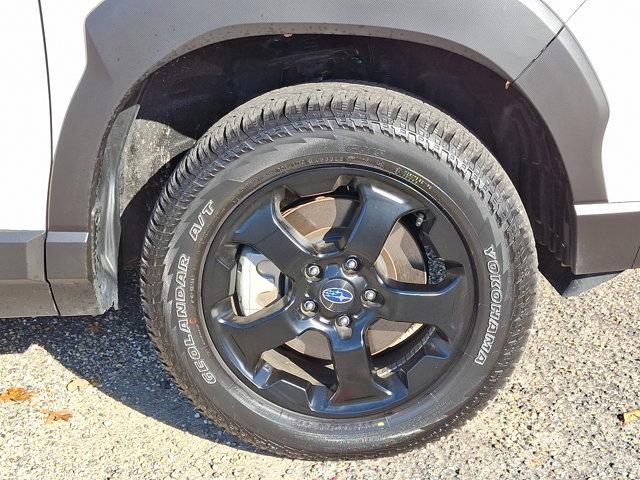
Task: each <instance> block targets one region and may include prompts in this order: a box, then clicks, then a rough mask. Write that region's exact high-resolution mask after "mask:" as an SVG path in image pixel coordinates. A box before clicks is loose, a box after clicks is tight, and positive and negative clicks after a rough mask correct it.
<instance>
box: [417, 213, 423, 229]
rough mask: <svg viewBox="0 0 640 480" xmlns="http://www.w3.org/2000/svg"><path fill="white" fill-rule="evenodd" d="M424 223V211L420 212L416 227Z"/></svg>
mask: <svg viewBox="0 0 640 480" xmlns="http://www.w3.org/2000/svg"><path fill="white" fill-rule="evenodd" d="M423 223H424V213H419V214H418V216H417V217H416V227H421V226H422V224H423Z"/></svg>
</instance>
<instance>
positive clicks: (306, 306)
mask: <svg viewBox="0 0 640 480" xmlns="http://www.w3.org/2000/svg"><path fill="white" fill-rule="evenodd" d="M317 308H318V305H316V302H314V301H313V300H305V301H304V303H303V304H302V312H303V313H305V314H306V315H309V316H310V315H313V313H314V312H315V311H316V310H317Z"/></svg>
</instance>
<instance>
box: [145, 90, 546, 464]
mask: <svg viewBox="0 0 640 480" xmlns="http://www.w3.org/2000/svg"><path fill="white" fill-rule="evenodd" d="M535 271H536V256H535V248H534V241H533V236H532V233H531V228H530V226H529V223H528V220H527V217H526V213H525V211H524V208H523V206H522V203H521V202H520V199H519V197H518V195H517V193H516V191H515V189H514V187H513V185H512V184H511V182H510V181H509V179H508V177H507V176H506V174H505V173H504V171H503V170H502V168H501V167H500V165H499V164H498V162H497V161H496V159H495V158H493V156H492V155H491V153H490V152H489V151H488V150H487V149H486V148H484V147H483V146H482V144H481V143H480V142H479V141H478V140H477V139H475V137H473V135H472V134H471V133H470V132H468V131H467V130H466V129H465V128H464V127H463V126H461V125H459V124H458V123H456V122H455V121H454V120H452V119H451V118H450V117H448V116H447V115H445V114H444V113H442V112H440V111H438V110H436V109H435V108H433V107H431V106H429V105H427V104H425V103H424V102H422V101H420V100H417V99H415V98H412V97H409V96H407V95H405V94H401V93H398V92H394V91H391V90H386V89H383V88H380V87H374V86H365V85H352V84H345V83H320V84H308V85H300V86H295V87H287V88H284V89H281V90H276V91H274V92H269V93H267V94H265V95H263V96H261V97H257V98H255V99H253V100H251V101H249V102H248V103H247V104H245V105H242V106H241V107H238V108H237V109H236V110H234V111H233V112H231V113H229V114H228V115H227V116H226V117H224V118H222V119H221V120H219V121H218V122H217V123H216V124H215V125H214V126H213V127H212V128H211V129H210V130H209V132H207V134H205V135H204V137H203V138H201V139H200V140H199V141H198V143H197V144H196V145H195V146H194V147H193V149H192V150H191V151H190V152H189V154H188V155H187V156H186V157H185V158H184V159H183V160H182V161H181V163H180V164H179V165H178V166H177V168H176V170H175V172H174V174H173V176H172V178H171V180H170V181H169V182H168V184H167V186H166V188H165V190H164V192H163V194H162V195H161V197H160V198H159V200H158V203H157V205H156V207H155V210H154V212H153V215H152V218H151V221H150V223H149V227H148V230H147V236H146V240H145V245H144V250H143V258H142V272H141V277H142V296H143V305H144V310H145V315H146V318H147V326H148V329H149V333H150V335H151V337H152V339H153V340H154V342H155V343H156V345H157V347H158V350H159V353H160V356H161V358H162V360H163V361H164V363H165V364H166V366H167V368H168V369H169V371H170V373H171V374H172V376H173V377H174V379H175V381H176V382H177V383H178V385H179V386H180V388H181V390H182V391H183V392H184V393H185V394H186V395H187V396H188V397H189V398H190V399H191V400H192V401H193V403H194V404H195V406H196V407H197V408H198V409H200V410H201V411H202V412H203V413H204V414H205V415H206V416H208V417H209V418H211V419H212V420H213V421H215V422H216V423H217V424H218V425H220V426H221V427H223V428H225V429H226V430H227V431H229V432H230V433H232V434H235V435H237V436H238V437H240V438H241V439H243V440H245V441H247V442H250V443H252V444H254V445H256V446H258V447H260V448H262V449H264V450H268V451H271V452H274V453H277V454H283V455H287V456H291V457H297V458H314V459H318V458H321V459H328V458H359V457H369V456H379V455H390V454H394V453H396V452H400V451H403V450H406V449H408V448H413V447H415V446H417V445H419V444H420V443H421V442H424V441H427V440H430V439H433V438H436V437H438V436H439V435H441V434H443V433H444V432H447V431H449V430H451V429H453V428H455V427H456V426H458V425H460V424H461V423H462V422H464V421H465V420H466V419H467V418H469V417H470V416H471V414H472V413H473V412H475V411H477V410H478V409H479V408H481V407H482V406H483V405H484V404H485V403H486V402H487V401H488V400H489V399H491V398H492V396H493V395H494V394H495V392H496V391H497V388H498V387H499V386H500V385H501V384H502V383H503V382H504V381H505V379H506V378H507V377H508V375H509V373H510V372H511V371H512V370H513V368H514V366H515V364H516V361H517V359H518V358H519V356H520V353H521V351H522V348H523V346H524V344H525V341H526V338H527V334H528V331H529V329H530V326H531V321H532V311H533V306H534V303H535V294H536V275H535Z"/></svg>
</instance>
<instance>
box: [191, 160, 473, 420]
mask: <svg viewBox="0 0 640 480" xmlns="http://www.w3.org/2000/svg"><path fill="white" fill-rule="evenodd" d="M329 169H331V170H334V169H335V170H339V171H341V172H343V173H344V174H346V175H350V174H353V175H356V176H359V175H362V176H365V177H372V178H375V179H377V180H382V181H383V182H384V183H386V184H387V185H390V186H392V187H393V188H397V187H398V186H400V187H402V189H403V190H404V191H408V192H411V194H412V195H417V196H418V197H419V198H421V199H423V200H424V201H425V202H427V204H428V205H429V206H430V207H435V208H437V209H439V211H440V212H441V213H442V214H444V215H445V216H446V217H447V218H449V213H448V212H447V211H446V210H445V209H444V208H443V207H442V206H441V205H440V203H439V202H437V201H436V200H435V199H434V198H432V197H431V196H430V195H429V194H428V193H427V192H423V191H420V190H418V189H417V187H416V186H415V185H412V184H409V183H408V182H406V181H405V180H403V179H401V178H395V177H393V176H392V175H389V174H388V173H387V172H380V171H377V170H375V169H372V168H369V167H366V166H361V165H350V166H348V167H346V168H345V167H342V166H339V167H336V166H333V165H330V164H329V165H319V166H315V167H311V168H306V169H302V170H300V171H297V172H293V173H288V174H287V175H284V176H281V177H278V178H276V179H273V180H271V181H269V182H267V183H266V184H264V185H262V186H261V187H260V188H258V189H257V191H256V192H255V193H254V194H251V195H248V196H247V197H246V198H245V199H243V200H242V201H241V202H239V203H238V204H237V205H236V207H235V208H234V209H233V211H231V212H229V214H228V215H227V217H226V219H225V220H224V221H223V222H221V224H220V225H221V227H220V228H219V229H218V230H217V233H216V234H215V235H214V236H213V237H212V240H211V241H210V242H209V246H208V247H207V253H206V260H205V262H204V267H203V269H202V270H201V276H200V298H201V301H202V311H203V312H206V311H207V305H206V302H205V300H204V298H205V291H206V289H205V288H204V280H203V277H202V271H204V270H205V269H206V264H207V263H208V262H209V258H210V257H211V250H212V246H213V244H214V243H215V238H216V237H217V236H219V235H220V234H221V232H223V231H224V230H225V229H224V225H226V224H227V222H228V220H229V218H230V217H232V216H233V215H234V213H235V212H236V211H237V210H238V209H239V208H240V207H241V206H242V205H245V204H246V203H247V202H248V201H250V199H251V198H253V197H255V195H256V194H258V193H260V192H262V191H264V190H265V189H268V188H272V187H273V185H274V184H277V183H279V182H280V181H282V180H283V179H285V178H287V177H290V176H294V175H300V174H308V173H309V172H312V171H318V170H329ZM449 221H450V222H451V223H452V225H453V226H454V227H455V228H456V229H458V227H457V226H456V223H455V222H454V221H453V220H452V219H450V218H449ZM458 231H459V230H458ZM459 235H460V239H461V241H462V242H463V243H464V245H465V248H466V251H467V255H468V258H467V261H468V265H469V266H470V267H471V272H469V273H472V274H473V275H468V276H469V278H470V279H471V277H475V266H474V263H473V261H472V259H471V258H470V253H469V247H468V245H467V242H466V239H465V238H464V236H463V235H462V234H459ZM333 257H335V258H336V259H337V258H338V257H339V255H334V256H333ZM349 257H350V255H347V256H345V257H344V258H349ZM327 258H332V256H329V257H327ZM471 280H472V282H471V283H472V286H473V288H472V290H473V295H472V296H471V304H475V302H476V301H475V298H476V297H477V288H478V287H477V282H476V281H475V280H473V279H471ZM354 300H357V299H354ZM473 309H475V305H474V306H473ZM472 317H473V316H469V318H468V319H467V320H466V321H465V324H466V325H465V329H466V330H469V329H468V328H467V327H469V324H471V323H472V320H473V318H472ZM204 318H205V323H206V325H207V328H208V330H209V332H208V333H209V337H210V340H211V342H212V344H213V345H214V346H215V348H216V350H218V353H219V355H220V357H221V358H222V359H223V361H224V363H225V364H226V365H227V367H228V368H230V369H231V371H232V372H233V373H234V374H235V375H236V376H237V378H238V379H239V380H240V382H241V383H243V384H245V385H247V386H249V388H250V389H251V390H252V391H254V392H255V393H257V394H258V395H259V396H261V397H262V398H265V399H266V400H269V401H271V402H273V403H275V404H276V405H278V406H279V407H283V408H285V409H288V410H292V411H295V412H298V413H303V414H311V415H313V416H318V417H325V416H326V417H331V418H352V417H361V416H366V415H370V414H375V413H379V412H381V411H383V410H385V409H388V408H389V407H392V406H393V407H395V406H398V405H400V403H405V402H408V401H409V400H411V399H413V398H415V397H416V396H418V395H420V394H421V393H424V391H425V390H427V389H428V388H429V387H431V386H432V385H434V384H435V383H439V381H440V379H441V378H442V377H443V376H444V371H443V372H442V373H441V374H440V375H439V376H438V377H437V378H436V379H435V380H434V381H433V382H431V383H430V384H428V385H424V386H423V388H421V390H420V391H416V392H411V394H410V395H406V396H402V397H400V398H396V397H395V395H392V396H391V397H389V398H388V399H386V400H385V401H368V402H362V403H360V404H354V405H342V406H340V407H338V408H333V407H331V406H326V405H325V406H324V407H323V408H318V409H311V410H310V411H309V410H308V409H298V408H295V405H293V406H292V405H288V404H282V403H281V402H279V401H278V399H277V398H273V396H271V395H265V391H264V390H263V389H262V388H261V387H260V386H259V385H257V384H256V383H255V382H253V381H252V379H251V375H247V372H246V370H245V369H243V368H242V367H239V366H238V365H237V364H236V363H235V362H233V361H229V358H228V356H227V355H226V352H225V350H226V349H225V346H224V345H221V343H220V341H219V340H220V339H219V336H218V335H216V332H215V328H212V325H211V323H212V322H211V320H212V319H211V316H210V315H206V314H205V317H204ZM214 323H215V322H214ZM465 342H466V340H465ZM462 347H463V344H462V343H461V344H460V345H458V348H457V349H456V351H455V352H453V354H452V355H450V357H451V362H450V363H451V364H453V361H454V360H455V357H456V356H457V354H458V352H461V351H462ZM398 400H401V402H400V403H399V402H398ZM292 407H293V408H292Z"/></svg>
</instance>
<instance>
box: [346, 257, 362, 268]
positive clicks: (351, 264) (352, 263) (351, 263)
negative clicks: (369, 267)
mask: <svg viewBox="0 0 640 480" xmlns="http://www.w3.org/2000/svg"><path fill="white" fill-rule="evenodd" d="M344 266H345V268H346V269H347V270H349V271H354V270H356V269H357V268H358V267H359V266H360V262H359V261H358V259H357V258H353V257H351V258H349V259H347V261H346V262H344Z"/></svg>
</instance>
